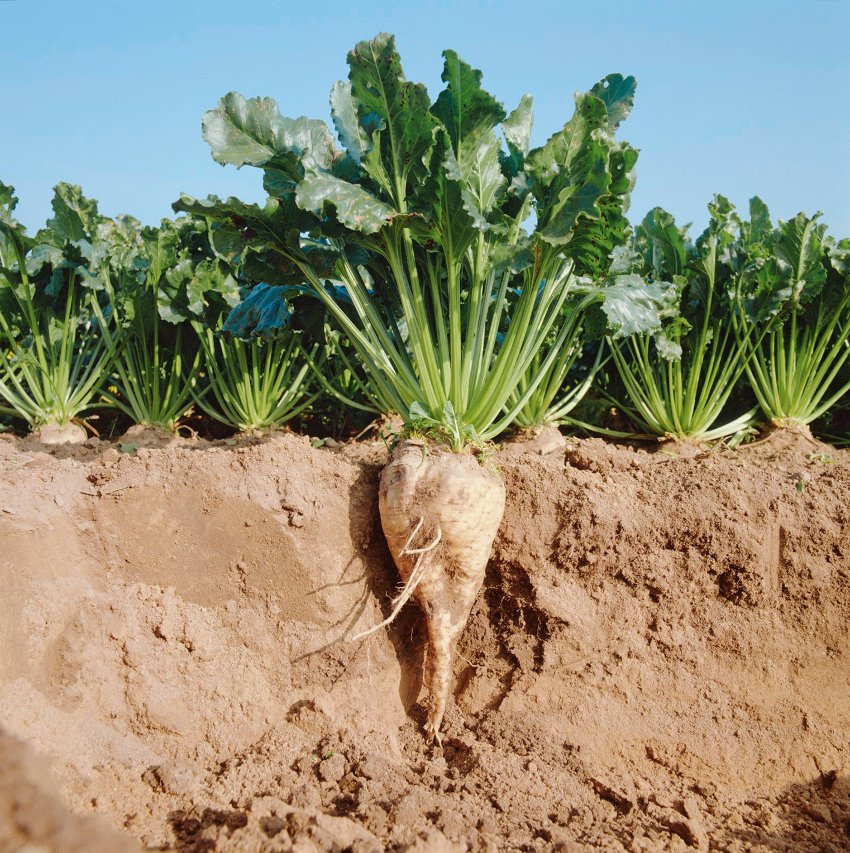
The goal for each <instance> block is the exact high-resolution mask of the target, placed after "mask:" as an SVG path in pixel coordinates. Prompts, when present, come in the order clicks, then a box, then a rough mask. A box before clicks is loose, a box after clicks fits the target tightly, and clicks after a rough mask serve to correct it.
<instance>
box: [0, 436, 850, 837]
mask: <svg viewBox="0 0 850 853" xmlns="http://www.w3.org/2000/svg"><path fill="white" fill-rule="evenodd" d="M123 449H124V450H126V451H130V452H120V451H119V449H118V448H117V447H116V446H113V445H109V444H107V443H105V442H104V443H100V442H97V441H95V440H92V441H91V442H90V443H89V446H84V447H79V448H74V449H69V448H61V447H60V448H50V449H48V448H44V447H40V446H38V445H34V444H27V443H26V442H23V441H21V440H19V439H14V438H9V437H5V438H0V583H2V593H0V729H1V730H2V732H0V851H12V850H28V851H80V850H93V851H119V850H137V849H139V848H140V847H141V848H147V849H154V850H181V851H208V850H228V851H289V850H294V851H302V853H303V852H305V851H314V850H338V851H345V850H350V851H354V853H367V851H377V850H382V849H388V850H409V851H423V853H424V851H437V853H440V851H463V850H473V851H478V850H565V851H581V850H595V849H602V850H624V849H625V850H634V851H655V850H688V849H697V850H708V849H711V850H725V851H744V850H777V851H778V850H793V851H810V850H811V851H815V850H817V851H838V850H846V849H848V847H850V741H849V740H848V739H849V738H850V645H848V629H849V628H850V456H848V454H847V453H845V452H840V451H835V450H833V449H831V448H827V447H825V446H822V445H817V444H815V443H813V442H812V441H811V440H810V439H808V438H806V437H804V436H797V435H789V434H784V433H776V434H774V435H773V436H772V437H770V438H769V439H767V440H766V441H764V442H762V443H761V444H759V445H756V446H753V447H749V448H744V449H741V450H739V451H728V450H722V451H721V450H714V451H701V450H699V449H693V448H691V449H689V448H681V447H673V448H671V447H661V448H658V449H654V450H653V452H649V451H646V450H636V449H633V448H627V447H622V446H615V445H611V444H606V443H604V442H602V441H600V440H574V439H570V440H568V442H567V443H566V444H564V443H563V442H561V441H559V440H558V439H557V437H555V438H554V439H553V438H552V436H551V435H550V436H548V437H546V436H544V437H543V438H542V439H541V440H538V441H535V442H531V443H525V444H522V443H521V444H515V445H513V446H509V447H506V448H505V449H504V450H503V451H501V452H500V454H499V465H500V467H501V469H502V472H503V475H504V477H505V481H506V484H507V492H508V505H507V510H506V513H505V517H504V521H503V523H502V526H501V529H500V531H499V535H498V538H497V540H496V543H495V547H494V554H493V558H492V560H491V562H490V565H489V567H488V573H487V579H486V582H485V587H484V590H483V591H482V594H481V595H480V596H479V599H478V601H477V604H476V605H475V608H474V610H473V613H472V617H471V619H470V623H469V625H468V626H467V630H466V632H465V634H464V636H463V638H462V641H461V647H460V657H459V658H458V661H457V665H456V667H455V678H456V684H455V693H454V702H453V704H452V706H451V708H450V710H449V713H448V715H447V720H446V737H445V740H444V744H443V749H442V750H441V749H439V748H431V747H429V746H427V745H426V743H425V741H424V739H423V736H422V722H423V718H424V711H423V707H422V705H421V699H422V697H421V696H420V678H421V667H422V659H423V645H424V636H425V635H424V627H423V624H422V618H421V615H420V613H419V611H418V610H417V608H416V606H415V605H413V604H411V605H409V606H408V607H407V608H405V610H404V611H403V613H402V615H401V617H400V618H399V620H397V622H396V623H394V625H393V626H392V627H391V628H390V629H389V630H388V631H381V632H379V633H377V634H375V635H373V636H372V637H371V638H369V639H368V640H365V641H362V642H359V643H353V642H351V641H350V640H349V639H348V637H350V635H351V634H354V633H356V632H357V630H360V629H363V628H367V627H369V626H370V625H373V624H375V623H377V622H378V621H380V619H381V618H382V616H383V615H384V614H386V613H387V612H388V611H387V605H388V603H389V601H390V598H391V596H392V594H393V591H394V589H395V586H396V583H397V577H396V575H395V572H394V569H393V567H392V561H391V559H390V556H389V554H388V553H387V550H386V546H385V544H384V541H383V537H382V535H381V531H380V526H379V523H378V519H377V513H376V505H377V498H376V482H377V477H378V472H379V470H380V466H381V464H382V462H383V461H384V460H385V451H384V449H383V447H382V446H381V445H356V446H346V447H341V448H336V449H334V450H329V449H327V448H322V449H313V448H312V447H311V444H310V442H309V440H308V439H306V438H302V437H299V436H295V435H281V436H277V437H272V438H269V439H266V440H259V439H253V440H247V441H243V442H241V443H232V442H231V443H219V444H217V445H210V444H206V443H203V442H195V443H193V444H186V443H183V444H182V445H178V446H173V447H166V448H145V447H143V446H138V442H125V444H124V445H123Z"/></svg>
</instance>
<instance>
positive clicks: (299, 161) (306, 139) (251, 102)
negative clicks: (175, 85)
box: [202, 92, 335, 180]
mask: <svg viewBox="0 0 850 853" xmlns="http://www.w3.org/2000/svg"><path fill="white" fill-rule="evenodd" d="M202 129H203V137H204V139H205V140H206V141H207V143H208V144H209V146H210V148H211V149H212V156H213V159H215V161H216V162H217V163H221V164H222V165H225V164H230V165H233V166H236V167H237V168H239V167H241V166H245V165H249V166H265V165H272V166H274V167H275V168H277V169H279V170H280V171H282V172H284V173H285V174H287V175H289V176H291V177H292V179H293V180H297V179H298V177H299V176H300V174H299V167H301V168H303V167H310V166H315V167H318V168H322V169H329V168H330V167H331V165H332V163H333V161H334V156H335V155H334V146H333V139H332V138H331V135H330V131H329V130H328V127H327V125H326V124H325V123H324V122H323V121H318V120H314V119H307V118H303V117H302V118H297V119H291V118H283V117H282V116H281V114H280V112H279V110H278V107H277V103H276V102H275V101H274V100H273V99H272V98H250V99H247V100H246V99H245V98H244V97H242V95H240V94H238V93H237V92H230V93H229V94H227V95H225V96H224V97H223V98H222V99H221V101H219V104H218V106H217V107H216V108H215V109H214V110H210V111H209V112H207V113H206V114H205V115H204V118H203V122H202Z"/></svg>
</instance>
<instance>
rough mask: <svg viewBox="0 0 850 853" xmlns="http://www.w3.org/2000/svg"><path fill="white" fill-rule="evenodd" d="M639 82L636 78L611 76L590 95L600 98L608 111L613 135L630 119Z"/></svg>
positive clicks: (604, 79)
mask: <svg viewBox="0 0 850 853" xmlns="http://www.w3.org/2000/svg"><path fill="white" fill-rule="evenodd" d="M636 89H637V82H636V81H635V78H634V77H623V75H622V74H609V75H608V76H607V77H604V78H603V79H602V80H600V81H599V82H598V83H597V84H596V85H595V86H594V87H593V88H592V89H591V90H590V94H591V95H594V96H595V97H597V98H599V100H600V101H602V103H603V104H605V108H606V110H607V111H608V130H609V131H611V132H612V133H613V132H614V131H615V130H616V129H617V128H618V127H619V126H620V125H621V124H622V123H623V122H624V121H625V120H626V119H627V118H628V116H629V113H630V112H631V111H632V106H633V105H634V102H635V90H636Z"/></svg>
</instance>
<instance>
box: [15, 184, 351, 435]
mask: <svg viewBox="0 0 850 853" xmlns="http://www.w3.org/2000/svg"><path fill="white" fill-rule="evenodd" d="M15 205H16V198H15V196H14V192H13V189H12V188H11V187H8V186H5V185H2V184H0V414H2V415H6V416H7V417H9V418H14V419H18V420H20V421H23V422H24V423H25V424H26V425H27V426H28V427H29V428H30V429H31V430H33V431H36V432H37V433H38V434H39V436H40V437H41V438H42V439H43V440H45V441H48V442H61V441H76V440H82V439H83V438H84V437H85V431H84V430H83V429H82V427H81V426H80V424H81V422H83V421H84V419H85V418H86V417H90V416H91V414H92V413H93V412H95V411H97V410H99V409H104V408H112V409H116V410H118V411H120V412H122V413H123V414H124V415H125V416H127V418H129V419H130V420H131V421H132V422H134V423H136V424H139V425H142V426H145V427H151V428H154V429H159V430H163V431H174V430H176V429H177V428H178V427H179V425H180V423H181V420H182V419H183V418H185V416H186V415H187V414H188V413H189V412H190V411H191V410H192V408H193V407H197V408H199V409H201V410H202V411H203V412H205V413H206V414H207V415H209V416H211V417H213V418H215V419H216V420H219V421H221V422H223V423H225V424H227V425H229V426H232V427H234V428H236V429H241V430H248V429H264V428H269V427H273V426H278V425H281V424H284V423H286V422H287V421H289V420H290V419H291V418H292V417H294V416H295V415H297V414H298V413H299V412H301V411H303V410H304V409H306V408H307V407H309V406H310V405H311V403H312V402H313V401H314V400H315V399H316V397H317V395H318V394H319V392H320V389H321V386H320V385H319V384H318V383H317V382H315V381H314V379H313V374H314V371H315V370H320V369H326V368H327V365H326V360H327V350H328V346H329V343H333V338H332V337H330V336H329V337H328V339H327V342H324V341H322V340H321V334H320V335H318V336H315V337H314V338H313V339H312V342H306V341H305V339H304V334H303V332H300V331H298V330H296V329H293V328H292V327H291V324H290V323H289V322H288V321H289V319H290V317H291V314H289V313H287V310H288V309H287V307H286V304H285V303H284V302H281V303H279V304H278V305H277V306H276V308H275V316H274V318H263V317H254V318H253V322H254V323H255V324H256V326H257V334H254V335H252V336H248V338H247V339H245V340H243V339H241V338H240V337H239V335H238V334H237V335H233V334H227V333H226V332H225V331H224V326H225V321H226V319H227V317H228V315H229V314H230V313H231V311H232V309H233V308H234V307H235V306H237V305H238V304H239V302H240V298H241V297H240V286H239V283H238V281H237V279H238V276H239V267H238V264H237V263H236V262H235V261H234V260H233V259H230V260H226V259H225V257H224V255H223V254H222V253H221V252H220V251H219V249H218V246H217V244H216V238H215V236H214V235H213V233H212V231H211V230H210V227H209V223H208V222H207V221H206V220H205V219H203V218H197V217H189V216H185V217H180V218H178V219H177V220H175V221H170V220H163V221H162V223H161V225H160V226H159V227H142V226H140V224H139V223H138V222H137V221H136V220H135V219H133V218H132V217H129V216H121V217H118V218H116V219H110V218H107V217H104V216H101V215H99V213H98V210H97V204H96V202H95V201H94V200H92V199H88V198H85V197H84V196H83V195H82V193H81V191H80V189H79V188H78V187H76V186H72V185H69V184H60V185H59V186H57V187H56V190H55V194H54V198H53V214H54V215H53V216H52V217H51V218H50V219H49V220H48V222H47V223H46V225H45V227H44V228H43V229H41V230H40V231H38V232H37V233H36V234H35V236H34V237H30V236H28V235H27V234H26V232H25V230H24V228H23V227H22V226H21V225H20V224H19V223H18V222H16V220H15V218H14V208H15ZM303 313H304V314H305V316H306V315H307V312H303ZM240 316H242V315H241V314H240V312H236V313H235V314H234V320H235V321H237V322H238V321H239V318H240ZM264 319H265V320H268V321H269V322H270V323H271V324H272V325H273V326H274V328H275V329H276V330H277V331H276V333H275V334H274V335H272V336H270V338H269V339H265V338H263V337H260V334H259V333H261V332H262V331H263V321H264ZM320 332H321V333H323V332H324V327H323V326H322V325H321V324H320ZM328 342H329V343H328ZM336 361H337V362H338V361H339V359H336ZM343 378H344V377H338V379H339V381H340V382H342V380H343ZM354 394H355V396H358V395H357V391H356V389H355V391H354ZM354 402H356V403H358V404H360V405H364V403H363V402H362V401H360V400H359V398H358V399H355V400H354ZM365 405H367V406H368V402H366V403H365Z"/></svg>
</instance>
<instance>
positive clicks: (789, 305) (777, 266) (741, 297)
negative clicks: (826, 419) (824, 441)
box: [723, 198, 850, 427]
mask: <svg viewBox="0 0 850 853" xmlns="http://www.w3.org/2000/svg"><path fill="white" fill-rule="evenodd" d="M726 214H727V218H728V220H729V231H733V232H734V233H735V234H736V235H737V239H735V240H731V241H729V244H728V246H726V247H725V250H724V254H723V258H724V261H725V263H726V264H727V265H728V266H729V267H730V269H731V270H732V274H733V280H734V289H735V298H736V300H737V303H738V307H739V310H738V311H736V312H734V313H733V320H734V328H735V333H736V336H737V337H738V339H739V340H740V341H742V342H744V343H745V345H746V346H747V350H748V355H749V358H748V360H747V363H746V369H747V376H748V378H749V380H750V384H751V386H752V389H753V391H754V393H755V395H756V398H757V399H758V402H759V405H760V407H761V409H762V412H763V413H764V415H765V417H767V418H768V419H769V420H770V421H771V422H772V423H773V424H776V425H778V426H796V427H803V426H807V425H808V424H810V423H812V421H815V420H817V419H818V418H820V417H821V416H822V415H824V414H825V413H826V412H827V411H828V410H829V409H830V408H832V407H833V406H834V405H835V403H836V402H837V401H838V400H839V399H841V398H842V397H843V396H844V395H846V394H847V392H848V391H850V380H848V379H847V377H846V376H845V377H844V379H843V380H841V379H839V376H840V373H841V370H842V368H844V366H845V365H846V363H847V361H848V358H850V343H848V340H850V240H843V241H841V242H839V243H836V242H835V241H834V240H832V239H830V238H829V237H828V236H827V235H826V226H825V225H822V224H821V223H819V222H818V219H819V216H820V215H819V214H815V215H814V216H811V217H810V216H806V215H805V214H803V213H799V214H798V215H797V216H795V217H794V218H793V219H791V220H788V221H787V222H782V221H780V222H779V223H778V225H777V226H776V227H773V226H772V225H771V222H770V215H769V212H768V209H767V206H766V205H765V204H764V203H763V202H762V201H761V200H760V199H759V198H754V199H752V200H751V201H750V219H749V221H748V222H747V221H742V220H741V219H740V217H739V216H738V214H737V213H736V212H735V210H734V208H732V206H731V205H727V207H726ZM752 327H755V328H757V329H759V330H760V333H759V334H758V335H752V334H749V333H748V329H749V328H752Z"/></svg>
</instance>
